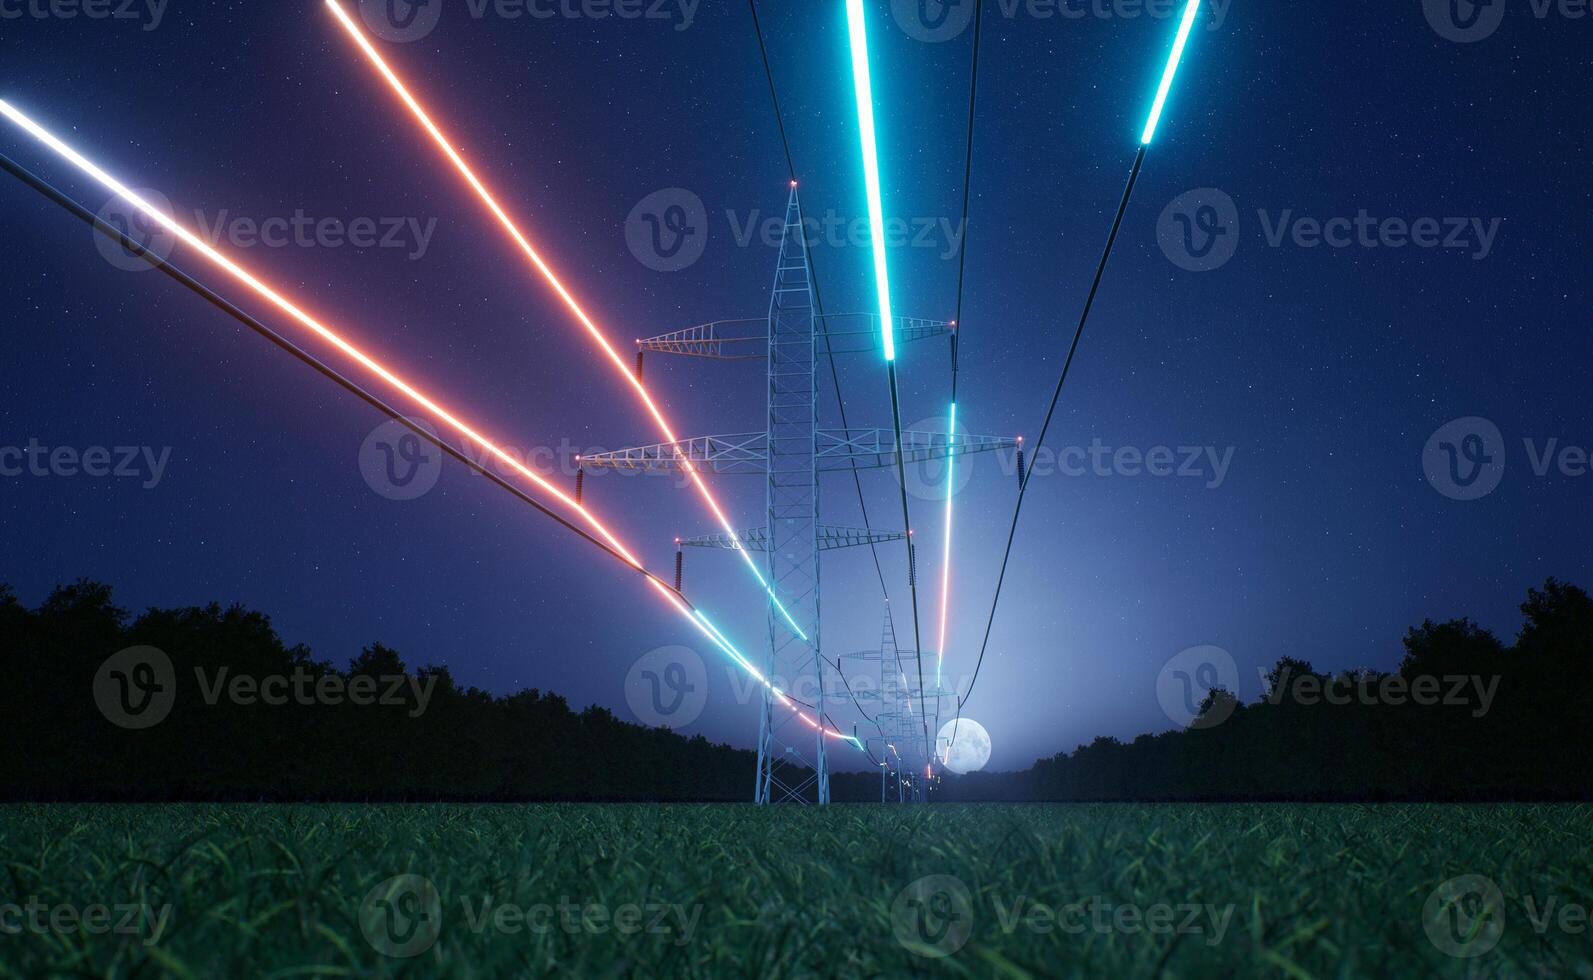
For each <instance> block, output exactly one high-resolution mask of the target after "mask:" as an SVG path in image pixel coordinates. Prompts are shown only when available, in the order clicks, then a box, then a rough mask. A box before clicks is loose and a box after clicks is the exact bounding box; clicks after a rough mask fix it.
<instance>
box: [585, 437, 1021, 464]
mask: <svg viewBox="0 0 1593 980" xmlns="http://www.w3.org/2000/svg"><path fill="white" fill-rule="evenodd" d="M816 435H817V443H818V444H817V452H816V454H815V460H814V461H815V463H816V465H817V467H818V469H819V471H820V472H835V471H838V470H850V469H852V468H853V467H854V466H856V467H858V468H860V469H875V468H880V467H894V466H895V465H896V436H895V434H894V433H892V432H891V430H890V429H819V430H817V433H816ZM1017 444H1018V443H1017V440H1015V439H1009V438H1006V437H1003V436H981V435H972V434H969V433H964V432H958V433H951V434H948V433H945V432H924V431H917V430H913V431H907V432H903V433H902V447H903V460H902V462H903V463H904V464H911V463H924V462H930V461H932V460H937V459H946V458H948V457H951V456H966V455H968V454H970V453H989V452H996V451H999V450H1003V449H1013V448H1015V447H1016V446H1017ZM580 462H581V465H582V466H589V467H598V468H607V469H619V470H684V469H685V468H686V467H687V466H688V465H689V466H691V467H693V468H695V469H698V470H700V471H702V472H706V473H727V474H732V473H752V474H760V473H767V472H768V468H769V440H768V436H767V434H766V433H763V432H748V433H739V434H736V435H717V436H698V437H696V438H692V439H683V440H681V441H680V442H666V443H658V444H655V445H651V446H637V447H634V448H631V449H621V450H617V451H615V452H611V453H594V454H592V455H589V456H582V457H581V459H580Z"/></svg>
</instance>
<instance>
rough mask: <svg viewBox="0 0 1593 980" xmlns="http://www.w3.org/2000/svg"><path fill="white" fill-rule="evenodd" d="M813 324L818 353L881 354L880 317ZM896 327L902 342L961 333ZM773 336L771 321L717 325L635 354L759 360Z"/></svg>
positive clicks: (912, 321)
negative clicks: (818, 331) (815, 328)
mask: <svg viewBox="0 0 1593 980" xmlns="http://www.w3.org/2000/svg"><path fill="white" fill-rule="evenodd" d="M813 319H814V320H816V321H818V322H819V323H820V325H821V332H820V333H819V334H817V335H816V336H815V337H814V338H813V342H814V347H815V348H816V351H815V352H816V353H818V354H825V353H829V354H863V353H868V352H870V351H877V350H879V349H880V345H881V331H880V328H879V314H877V313H830V314H822V315H816V316H814V317H813ZM892 322H893V323H895V325H896V342H897V343H911V342H913V341H915V340H930V339H932V338H934V337H944V336H947V335H948V334H950V333H951V332H952V331H953V330H955V329H956V328H955V327H953V326H952V324H951V323H950V322H949V321H946V320H928V319H924V318H923V317H915V316H898V317H893V318H892ZM768 332H769V320H768V318H767V317H757V318H754V319H738V320H714V321H713V322H711V323H700V324H698V325H697V326H694V327H686V328H685V329H684V330H673V331H670V332H669V333H664V334H659V335H658V336H656V337H648V338H646V339H644V340H638V341H637V342H636V349H637V350H639V351H643V352H646V353H657V354H679V355H682V356H685V357H706V358H709V359H712V360H718V361H755V360H762V359H763V358H764V357H766V356H767V354H768V346H769V333H768Z"/></svg>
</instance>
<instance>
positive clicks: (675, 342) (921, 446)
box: [581, 184, 1015, 803]
mask: <svg viewBox="0 0 1593 980" xmlns="http://www.w3.org/2000/svg"><path fill="white" fill-rule="evenodd" d="M848 326H851V329H846V328H847V327H848ZM837 328H839V329H837ZM895 328H896V338H897V340H898V341H901V342H906V341H913V340H925V339H929V338H932V337H943V336H946V335H948V334H949V333H950V332H951V330H952V325H951V324H950V323H948V322H946V321H943V320H924V319H915V318H910V317H897V318H896V319H895ZM879 346H880V329H879V317H877V316H873V315H870V314H858V313H854V314H831V315H827V314H824V313H822V312H821V311H820V310H819V306H818V301H817V299H816V298H815V296H814V292H813V275H812V267H811V264H810V260H809V256H808V243H807V235H806V233H805V228H804V225H803V220H802V209H801V205H800V203H799V201H798V198H797V190H796V186H795V185H794V184H793V185H792V187H791V194H790V197H789V199H788V200H787V202H786V210H785V228H784V233H783V235H782V237H781V242H780V254H779V258H778V259H777V261H776V264H775V273H774V289H773V293H772V295H771V296H770V299H769V313H768V316H767V317H762V318H755V319H740V320H718V321H714V322H712V323H706V324H703V325H701V326H696V327H689V328H687V329H685V330H678V331H675V332H674V333H668V334H663V335H661V336H658V337H652V338H649V339H647V340H642V341H638V348H639V351H638V355H637V370H638V372H640V370H641V367H642V364H641V358H642V356H643V355H645V354H646V353H647V352H649V351H651V352H655V353H660V354H681V355H685V356H688V357H705V358H710V359H714V360H753V359H762V358H767V361H768V405H769V416H768V427H767V428H766V429H765V430H764V431H762V432H751V433H741V434H735V435H715V436H699V437H696V438H692V439H683V440H681V441H679V442H673V443H661V444H655V445H651V446H640V447H637V448H633V449H622V450H619V451H617V452H612V453H601V454H597V455H593V456H584V457H582V459H581V463H582V465H583V466H594V467H607V468H610V469H624V470H683V469H685V468H686V467H687V466H690V467H691V468H692V469H695V470H697V471H698V472H701V473H704V474H719V473H725V474H734V473H741V474H747V473H754V474H761V475H763V476H764V477H765V478H766V479H767V490H768V494H767V506H766V509H765V513H764V522H763V525H762V526H760V527H755V528H752V529H750V530H746V531H740V532H737V534H736V535H735V537H734V538H732V537H731V536H729V535H725V534H710V535H706V536H703V537H696V538H689V539H687V540H685V541H682V542H681V544H682V545H687V546H692V547H708V548H723V549H727V550H745V551H755V552H762V553H764V554H765V555H766V556H767V557H766V569H767V571H766V572H765V576H766V578H767V581H768V583H769V587H770V588H771V589H772V590H773V591H774V594H775V596H776V597H777V598H778V600H779V602H780V604H781V605H782V606H783V607H784V612H783V613H782V612H781V611H780V610H778V609H777V607H776V606H775V603H774V602H772V601H771V602H770V603H769V611H768V629H769V652H768V657H767V660H766V663H765V670H764V676H765V677H767V678H769V680H770V681H771V682H772V683H780V682H782V681H783V682H784V683H787V684H792V683H794V682H795V680H796V679H797V678H800V677H802V676H804V674H805V672H808V671H811V672H812V673H813V676H816V677H818V678H819V683H818V684H817V685H816V686H815V690H816V695H815V697H816V698H817V703H815V704H814V705H813V706H812V707H813V709H814V718H815V719H816V720H818V721H819V722H820V724H821V725H824V724H825V721H824V720H825V717H826V716H825V698H824V683H823V678H824V670H823V667H824V663H823V660H822V658H821V657H820V646H819V636H820V630H819V626H820V623H819V553H820V552H821V551H828V550H831V549H834V548H849V547H859V546H863V545H871V544H881V543H886V542H891V541H901V540H903V539H904V538H905V537H906V535H905V534H904V533H902V532H901V531H880V530H875V529H873V528H866V527H863V528H850V527H837V526H831V525H825V524H821V523H820V522H819V474H820V473H827V472H837V471H848V470H851V469H853V468H878V467H895V466H896V457H897V455H898V447H897V445H896V437H895V435H894V434H893V433H892V431H891V430H890V429H855V428H854V429H826V428H820V427H819V410H818V384H817V379H818V370H817V368H818V358H819V356H820V355H821V354H826V355H827V354H855V353H865V352H869V351H874V350H878V349H879ZM1014 445H1015V443H1014V442H1013V441H1012V440H1010V439H1001V438H996V437H991V436H969V435H959V434H957V433H955V432H950V433H938V432H937V433H931V432H903V433H902V446H901V449H900V452H901V455H902V457H903V460H902V461H903V465H906V464H908V463H920V462H925V461H929V460H936V459H945V458H948V457H951V456H957V455H962V454H965V453H973V452H994V451H996V450H1000V449H1007V448H1011V447H1012V446H1014ZM832 731H833V729H832ZM836 734H839V733H836ZM919 738H920V740H922V721H921V720H920V736H919ZM825 739H826V735H825V734H824V731H823V729H821V730H819V731H814V730H813V729H812V728H811V727H809V726H808V725H807V724H806V723H805V722H803V721H802V720H801V719H799V718H798V717H797V716H796V715H795V714H794V713H793V712H791V711H789V710H788V709H787V708H785V707H784V706H782V705H780V704H779V703H777V700H776V698H775V696H774V694H773V693H772V692H770V691H769V690H767V689H765V690H764V695H763V707H762V711H761V713H760V720H759V723H758V772H757V781H756V784H755V787H754V791H753V799H754V800H755V801H756V802H758V803H779V802H802V803H809V802H818V803H828V802H829V801H830V769H829V761H828V757H827V753H826V748H827V747H826V745H825Z"/></svg>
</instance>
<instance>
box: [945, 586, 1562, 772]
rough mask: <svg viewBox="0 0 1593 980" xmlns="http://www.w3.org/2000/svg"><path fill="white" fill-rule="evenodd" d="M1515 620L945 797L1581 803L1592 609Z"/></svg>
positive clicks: (1411, 637) (1464, 629) (1425, 638)
mask: <svg viewBox="0 0 1593 980" xmlns="http://www.w3.org/2000/svg"><path fill="white" fill-rule="evenodd" d="M1520 609H1521V613H1522V616H1523V623H1522V626H1521V630H1520V632H1519V633H1518V634H1517V635H1516V637H1515V642H1514V643H1513V644H1511V645H1509V646H1506V645H1505V644H1504V643H1502V642H1500V640H1499V639H1498V638H1497V637H1495V636H1494V634H1493V633H1491V632H1489V631H1488V630H1486V629H1483V628H1482V627H1480V626H1478V625H1477V624H1476V623H1474V622H1472V621H1471V620H1469V619H1453V620H1448V621H1446V622H1441V623H1435V622H1433V621H1432V620H1428V621H1426V622H1424V623H1422V624H1421V625H1420V626H1416V627H1413V628H1412V629H1410V630H1409V631H1408V632H1407V633H1406V634H1405V637H1404V648H1405V656H1404V659H1403V660H1402V661H1401V662H1400V664H1399V668H1398V670H1397V671H1396V672H1394V673H1387V674H1385V673H1382V672H1378V671H1372V670H1355V671H1345V672H1339V673H1332V672H1320V671H1317V670H1315V669H1314V668H1313V667H1312V666H1311V664H1310V663H1309V662H1307V661H1303V660H1298V659H1294V658H1289V657H1284V658H1281V659H1279V660H1278V661H1277V662H1276V664H1275V666H1273V668H1272V669H1271V670H1270V671H1268V672H1267V688H1268V691H1267V693H1266V694H1265V695H1263V696H1262V697H1261V698H1259V699H1258V700H1256V701H1254V702H1252V703H1249V704H1243V703H1240V702H1239V700H1238V699H1236V698H1235V697H1234V695H1233V694H1232V693H1230V692H1227V691H1222V690H1217V691H1215V692H1212V693H1211V694H1208V695H1207V696H1206V698H1205V700H1204V701H1203V703H1202V704H1201V706H1200V708H1201V710H1200V715H1199V717H1197V718H1196V720H1195V721H1194V723H1192V724H1191V725H1190V726H1189V727H1188V728H1186V729H1183V730H1177V731H1169V732H1163V733H1161V734H1146V735H1141V736H1139V737H1138V738H1135V739H1134V740H1133V741H1131V742H1126V743H1125V742H1122V741H1119V740H1118V739H1115V738H1110V737H1100V738H1096V739H1095V740H1094V741H1093V742H1091V743H1090V744H1088V745H1081V746H1079V747H1078V749H1076V750H1075V751H1073V752H1072V753H1061V754H1058V755H1055V756H1052V757H1051V758H1048V759H1041V760H1040V761H1038V762H1037V763H1036V764H1035V765H1034V766H1033V768H1031V769H1029V770H1028V771H1026V772H1021V773H1008V774H989V775H986V774H977V773H976V774H973V775H971V776H968V777H962V778H955V779H954V778H950V777H948V780H947V782H946V784H944V785H943V786H942V788H941V798H943V799H982V800H986V799H1006V800H1046V801H1072V800H1152V801H1155V800H1167V801H1174V800H1183V801H1190V800H1193V801H1215V800H1301V801H1328V800H1367V801H1380V800H1441V801H1460V800H1503V799H1512V800H1533V799H1564V800H1584V799H1589V798H1590V797H1593V710H1590V708H1589V696H1590V692H1593V683H1590V682H1593V600H1590V599H1589V597H1588V594H1587V593H1586V592H1584V591H1583V590H1582V589H1580V588H1577V587H1576V586H1574V585H1569V584H1566V583H1562V582H1559V581H1557V580H1555V579H1552V578H1551V579H1549V580H1548V582H1547V583H1545V585H1544V586H1543V588H1541V589H1536V588H1534V589H1530V590H1528V593H1527V598H1526V601H1525V602H1523V603H1521V606H1520ZM1330 691H1331V692H1332V693H1333V698H1332V700H1329V699H1328V697H1327V694H1328V692H1330ZM1418 692H1420V694H1421V696H1420V698H1418V697H1417V693H1418Z"/></svg>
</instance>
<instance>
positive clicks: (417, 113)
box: [326, 0, 888, 640]
mask: <svg viewBox="0 0 1593 980" xmlns="http://www.w3.org/2000/svg"><path fill="white" fill-rule="evenodd" d="M326 6H327V7H328V9H330V10H331V11H332V13H333V14H334V15H335V16H336V17H337V19H338V22H339V23H341V24H342V25H343V28H344V29H345V30H346V31H347V32H348V35H349V37H350V38H352V39H353V41H354V43H355V44H356V45H358V46H359V49H360V50H361V51H363V52H364V53H365V56H366V58H368V59H370V62H371V64H372V65H373V66H374V67H375V68H376V70H377V71H378V72H380V73H381V75H382V77H383V78H385V79H386V80H387V84H388V85H389V86H390V87H391V88H392V90H393V92H394V93H395V94H397V95H398V98H399V99H400V100H401V101H402V102H403V103H404V105H405V106H407V107H408V108H409V111H410V112H411V113H412V114H413V115H414V117H415V119H416V120H417V121H418V122H419V123H420V125H421V127H422V128H423V129H425V130H426V133H427V134H428V135H429V136H430V137H431V139H432V142H434V143H436V144H437V147H438V148H439V149H441V150H442V152H443V154H444V155H445V156H446V157H447V158H448V160H449V162H450V163H452V164H453V165H454V169H455V170H457V171H459V175H460V176H461V177H463V178H464V179H465V182H466V183H468V184H469V185H470V187H471V189H472V190H474V191H475V192H476V196H477V197H479V198H481V202H482V203H483V204H485V205H486V206H487V210H488V211H490V212H492V216H493V217H495V218H497V219H498V223H499V224H501V225H502V226H503V229H504V231H506V232H508V233H509V237H510V238H512V239H513V240H514V243H515V244H516V245H517V246H519V248H520V251H521V252H522V253H523V254H524V255H525V257H526V259H527V260H528V261H530V263H531V265H532V266H533V267H535V269H536V270H537V272H539V273H540V274H541V275H542V278H543V279H544V280H546V281H547V284H548V285H549V286H551V287H552V288H553V291H554V292H555V293H557V294H558V297H559V299H560V300H562V301H563V303H564V305H565V306H566V307H567V308H569V311H570V312H571V313H572V314H574V315H575V318H576V320H578V321H579V322H580V324H581V326H582V327H583V328H585V330H586V332H587V333H588V334H589V335H591V337H592V339H593V340H594V341H596V342H597V345H598V347H599V348H600V349H602V351H603V353H604V354H605V355H606V356H607V357H608V360H609V362H610V363H611V364H612V365H613V366H614V369H615V370H616V371H618V372H619V373H620V375H621V376H622V377H624V379H625V380H626V381H627V382H628V383H629V384H630V386H631V388H633V389H634V390H635V392H636V395H637V397H638V398H640V399H641V402H642V404H643V405H644V406H646V408H647V411H648V414H650V415H652V417H653V421H654V422H656V423H657V424H658V430H659V431H660V432H661V433H663V435H664V439H665V441H667V442H678V441H679V439H678V438H677V437H676V435H675V432H674V430H673V429H672V428H671V427H670V425H669V422H668V420H666V419H665V418H664V413H663V412H662V411H660V410H659V408H658V405H657V403H656V402H654V401H653V398H652V395H651V394H649V393H648V391H647V386H646V385H644V384H642V379H641V378H639V377H637V376H636V374H634V373H632V371H631V369H630V366H629V365H628V364H627V363H626V362H625V359H624V358H623V357H621V356H620V354H619V351H617V350H615V349H614V345H613V344H611V343H610V342H609V339H608V337H607V336H606V335H604V333H603V331H602V330H600V329H599V328H598V326H597V324H596V323H594V322H593V321H592V318H591V317H590V316H589V315H587V312H586V310H585V309H583V308H582V306H581V304H580V303H579V302H577V301H576V299H575V297H574V295H572V294H571V293H570V291H569V290H568V289H567V288H565V285H564V283H563V282H561V281H560V279H559V277H558V275H557V274H555V273H554V271H553V269H552V267H551V266H549V265H548V263H547V261H546V260H544V259H543V258H542V255H541V254H540V253H539V252H538V251H537V250H536V247H535V246H534V245H532V244H531V241H530V239H529V238H527V237H526V235H525V233H524V232H522V231H521V230H520V228H519V226H518V225H516V224H515V222H514V220H513V219H512V218H510V217H509V215H508V213H507V212H505V211H504V209H503V208H502V207H501V206H500V205H499V204H498V201H497V199H496V198H494V197H493V195H492V192H491V191H489V190H488V189H487V186H486V185H485V184H484V183H482V182H481V179H480V178H479V177H477V176H476V173H475V171H474V170H472V169H471V168H470V165H469V164H468V163H466V162H465V159H464V157H463V156H461V155H460V154H459V151H458V150H456V149H454V146H453V144H452V143H451V142H450V141H449V139H448V137H446V136H444V135H443V132H442V130H441V129H439V128H438V127H437V124H436V123H434V122H432V119H431V116H430V114H429V113H427V112H426V110H425V109H424V108H423V107H422V106H421V104H420V102H419V100H417V99H416V98H415V97H414V96H413V95H412V94H410V91H409V88H408V86H406V85H405V84H404V82H403V79H401V78H399V77H398V73H397V72H395V71H393V69H392V67H391V66H389V65H388V64H387V62H386V60H385V59H383V58H382V56H381V54H380V53H379V52H378V51H377V50H376V47H375V45H373V44H371V41H370V39H369V38H368V37H366V36H365V32H364V31H362V30H360V28H359V25H357V24H355V23H354V18H353V17H351V16H349V13H348V11H346V10H344V9H343V5H342V4H341V3H339V2H338V0H326ZM887 329H888V328H887ZM679 462H680V464H681V466H682V467H683V468H684V469H685V471H686V473H687V474H689V475H690V477H691V480H692V483H693V484H694V485H695V486H696V487H697V491H698V493H700V494H701V495H702V499H703V501H704V502H706V503H707V505H708V509H709V510H710V511H712V512H713V515H714V518H715V519H716V520H718V522H719V525H720V526H721V527H723V528H724V530H725V533H726V534H727V535H729V537H730V540H731V541H732V542H734V543H735V545H736V547H735V550H736V551H737V552H739V553H740V555H741V558H742V560H743V561H744V562H746V565H747V568H749V569H750V570H751V571H752V575H753V577H754V578H756V579H757V580H758V584H759V585H761V586H763V591H764V592H766V593H768V595H769V600H770V601H771V602H773V603H774V605H775V608H777V609H779V610H780V613H781V615H782V616H784V617H785V620H786V622H787V623H789V624H790V626H791V629H792V630H794V631H795V632H796V634H797V635H798V636H800V637H801V638H802V639H804V640H806V639H807V638H808V636H807V634H806V633H804V632H803V631H802V627H800V626H798V625H797V623H796V620H795V619H793V618H792V617H791V614H790V613H789V612H787V611H786V608H785V606H784V605H783V604H782V603H781V602H780V599H779V597H777V596H776V595H775V594H774V589H773V588H771V587H770V585H769V582H768V580H767V579H765V578H764V577H763V573H762V572H760V571H758V564H757V562H755V561H753V560H752V555H751V554H750V553H748V551H747V550H746V549H745V548H743V547H742V546H741V539H740V537H739V536H738V535H737V534H736V532H735V529H734V528H733V527H731V524H730V520H729V518H727V517H725V513H724V511H723V510H722V509H720V507H719V502H718V501H717V500H715V499H714V495H713V493H712V492H711V491H710V490H709V489H708V484H707V483H706V482H704V480H703V478H702V476H701V474H699V473H698V472H697V468H696V467H695V466H693V465H692V464H691V462H690V460H688V459H686V458H685V457H681V458H680V459H679Z"/></svg>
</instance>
